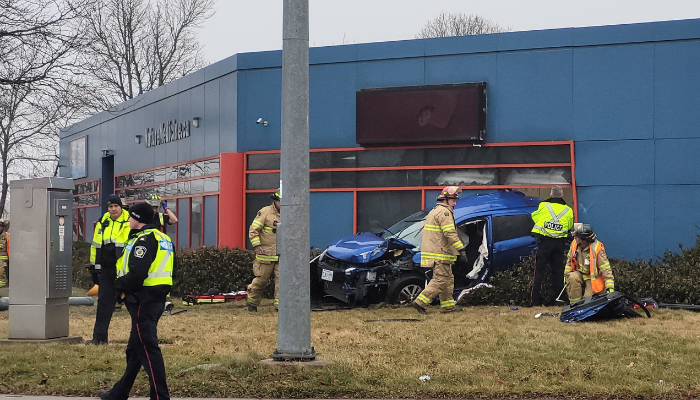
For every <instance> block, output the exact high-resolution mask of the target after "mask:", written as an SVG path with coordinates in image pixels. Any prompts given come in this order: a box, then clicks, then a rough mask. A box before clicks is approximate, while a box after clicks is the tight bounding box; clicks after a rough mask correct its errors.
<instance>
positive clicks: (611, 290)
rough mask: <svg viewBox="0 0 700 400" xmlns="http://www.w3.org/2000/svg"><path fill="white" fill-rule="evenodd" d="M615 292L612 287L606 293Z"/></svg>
mask: <svg viewBox="0 0 700 400" xmlns="http://www.w3.org/2000/svg"><path fill="white" fill-rule="evenodd" d="M614 291H615V289H613V288H611V287H609V288H607V289H605V293H612V292H614Z"/></svg>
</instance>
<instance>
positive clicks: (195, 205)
mask: <svg viewBox="0 0 700 400" xmlns="http://www.w3.org/2000/svg"><path fill="white" fill-rule="evenodd" d="M190 204H191V206H192V212H191V214H190V215H191V217H190V224H191V225H190V226H191V228H190V248H192V249H198V248H200V247H202V198H201V197H193V198H192V202H191V203H190Z"/></svg>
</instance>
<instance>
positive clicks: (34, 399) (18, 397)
mask: <svg viewBox="0 0 700 400" xmlns="http://www.w3.org/2000/svg"><path fill="white" fill-rule="evenodd" d="M62 399H65V400H96V399H97V400H99V398H98V397H97V396H95V397H70V396H32V395H23V394H0V400H62ZM129 400H148V397H129ZM171 400H228V399H217V398H206V399H204V398H197V397H186V398H183V397H171ZM236 400H258V399H252V398H251V399H236Z"/></svg>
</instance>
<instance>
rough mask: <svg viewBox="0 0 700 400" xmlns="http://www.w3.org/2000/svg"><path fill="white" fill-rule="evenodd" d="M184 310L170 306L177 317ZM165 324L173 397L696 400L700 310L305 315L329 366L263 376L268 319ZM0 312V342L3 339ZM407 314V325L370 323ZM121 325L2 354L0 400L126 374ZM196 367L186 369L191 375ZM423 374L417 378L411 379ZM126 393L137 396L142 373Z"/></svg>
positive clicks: (121, 321) (76, 320)
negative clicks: (101, 339) (97, 335)
mask: <svg viewBox="0 0 700 400" xmlns="http://www.w3.org/2000/svg"><path fill="white" fill-rule="evenodd" d="M182 309H185V307H184V306H181V305H177V307H176V311H177V310H182ZM186 309H187V312H185V313H181V314H178V315H174V316H167V315H166V316H163V318H162V319H161V322H160V324H159V337H160V338H161V341H162V342H163V345H162V349H163V354H164V357H165V363H166V370H167V371H168V385H169V387H170V391H171V395H172V396H174V397H277V398H302V397H306V398H310V397H315V398H328V397H335V398H338V397H355V398H371V397H414V398H438V397H462V398H474V397H503V398H505V397H535V396H545V397H576V398H579V397H587V398H593V397H596V398H599V397H605V398H610V397H617V398H681V397H683V398H685V397H691V398H695V397H700V376H698V373H697V372H698V371H700V361H699V358H698V354H699V353H700V342H699V341H698V337H699V336H700V314H696V313H691V312H687V311H680V310H659V311H653V314H652V318H651V319H641V318H639V319H630V320H618V321H609V322H600V323H577V324H562V323H560V322H559V320H558V318H539V319H535V318H533V316H534V315H535V314H536V313H537V312H544V311H549V312H559V309H557V308H544V307H543V308H534V309H520V310H518V311H510V310H509V309H508V307H487V306H483V307H467V308H466V309H465V311H464V312H462V313H456V314H446V315H445V314H439V313H437V312H436V310H434V309H431V310H430V313H429V314H428V315H427V317H419V316H418V314H417V313H416V312H415V310H413V309H412V308H396V307H374V308H365V309H354V310H343V311H326V312H318V313H316V312H315V313H312V315H311V317H312V321H311V322H312V327H311V329H312V332H311V338H312V345H313V346H314V347H315V349H316V351H317V352H318V353H319V359H321V360H327V361H331V362H332V363H331V364H330V365H329V366H326V367H298V366H270V365H263V364H260V363H259V361H260V360H262V359H264V358H266V357H267V356H269V355H270V354H271V353H272V352H273V351H274V350H275V348H276V340H277V315H276V313H275V312H274V309H273V308H272V307H271V304H270V302H269V301H267V302H263V306H262V307H261V308H260V312H258V313H257V314H250V313H248V312H247V311H245V306H244V302H242V301H239V302H233V303H228V304H221V305H199V306H191V307H187V308H186ZM94 313H95V308H94V307H71V321H70V334H71V335H75V336H82V337H83V338H85V339H87V338H90V336H91V332H92V327H93V322H94ZM7 318H8V313H7V312H0V337H3V338H4V337H7V323H8V322H7ZM394 318H417V319H419V321H414V322H366V320H373V319H394ZM129 326H130V325H129V316H128V313H127V312H126V311H122V312H119V313H115V315H114V318H113V320H112V325H111V327H110V343H111V344H110V345H109V346H99V347H95V346H85V345H82V344H81V345H61V344H41V345H39V344H35V345H30V344H12V345H7V346H2V347H0V349H1V351H0V376H1V377H2V379H0V393H13V394H33V395H36V394H62V395H76V396H78V395H80V396H94V394H95V391H96V390H97V389H99V388H109V387H111V385H112V384H113V383H114V382H115V381H116V380H117V379H119V377H120V376H121V374H122V373H123V371H124V366H125V355H124V349H125V343H126V341H127V338H128V329H129ZM193 367H195V368H193ZM421 375H429V376H430V378H431V379H430V380H429V381H427V382H421V381H420V380H419V379H418V377H419V376H421ZM132 395H135V396H147V395H148V383H147V381H146V379H145V374H143V373H142V374H141V375H140V376H139V378H138V379H137V382H136V384H135V386H134V389H133V390H132Z"/></svg>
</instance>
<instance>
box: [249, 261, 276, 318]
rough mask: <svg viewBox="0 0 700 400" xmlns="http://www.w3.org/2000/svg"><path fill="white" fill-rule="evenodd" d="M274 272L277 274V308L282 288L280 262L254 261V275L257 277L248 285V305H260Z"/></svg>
mask: <svg viewBox="0 0 700 400" xmlns="http://www.w3.org/2000/svg"><path fill="white" fill-rule="evenodd" d="M273 272H274V274H275V306H277V303H278V299H279V297H278V294H279V286H280V264H279V262H275V263H264V262H262V261H260V260H255V261H253V275H255V278H253V281H252V282H251V283H250V285H248V304H251V305H254V306H256V307H257V306H259V305H260V299H261V297H262V293H263V291H264V290H265V288H266V287H267V283H268V282H269V281H270V276H271V275H272V273H273Z"/></svg>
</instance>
